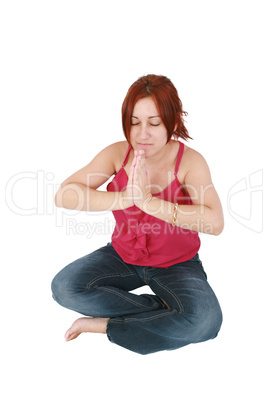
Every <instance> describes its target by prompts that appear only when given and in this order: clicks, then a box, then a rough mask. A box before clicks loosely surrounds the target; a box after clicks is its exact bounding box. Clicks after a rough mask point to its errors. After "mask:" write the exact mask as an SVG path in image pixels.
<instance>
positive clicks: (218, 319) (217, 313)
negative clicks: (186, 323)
mask: <svg viewBox="0 0 268 402" xmlns="http://www.w3.org/2000/svg"><path fill="white" fill-rule="evenodd" d="M222 320H223V318H222V311H221V308H220V306H219V305H216V306H213V308H211V309H209V310H207V311H205V312H203V313H202V314H199V315H198V316H195V317H194V318H192V319H191V324H192V332H191V336H192V343H198V342H204V341H207V340H209V339H214V338H216V336H217V335H218V333H219V331H220V328H221V325H222Z"/></svg>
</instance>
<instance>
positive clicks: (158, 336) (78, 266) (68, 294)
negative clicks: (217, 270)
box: [52, 243, 222, 354]
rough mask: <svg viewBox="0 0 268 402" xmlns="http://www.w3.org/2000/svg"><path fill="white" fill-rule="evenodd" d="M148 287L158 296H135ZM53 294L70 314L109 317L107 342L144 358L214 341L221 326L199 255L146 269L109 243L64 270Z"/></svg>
mask: <svg viewBox="0 0 268 402" xmlns="http://www.w3.org/2000/svg"><path fill="white" fill-rule="evenodd" d="M144 285H148V286H149V287H150V288H151V289H152V291H153V292H154V294H141V295H137V294H134V293H131V291H132V290H134V289H137V288H139V287H141V286H144ZM52 293H53V297H54V299H55V300H56V301H57V302H58V303H59V304H60V305H62V306H64V307H66V308H68V309H71V310H74V311H77V312H78V313H81V314H83V315H85V316H91V317H107V318H110V319H109V321H108V325H107V336H108V339H109V340H110V341H111V342H113V343H116V344H117V345H120V346H122V347H124V348H126V349H129V350H131V351H133V352H136V353H140V354H149V353H154V352H158V351H162V350H173V349H178V348H181V347H183V346H185V345H188V344H191V343H197V342H203V341H207V340H209V339H213V338H215V337H216V336H217V334H218V332H219V330H220V327H221V323H222V312H221V308H220V305H219V302H218V300H217V298H216V296H215V294H214V292H213V290H212V289H211V287H210V285H209V284H208V282H207V276H206V274H205V272H204V269H203V266H202V263H201V261H200V259H199V256H198V254H196V256H195V257H194V258H192V259H191V260H189V261H185V262H182V263H179V264H175V265H172V266H170V267H169V268H166V269H165V268H154V267H145V266H139V265H131V264H127V263H125V262H124V261H123V260H122V259H121V257H120V256H119V255H118V254H117V252H116V251H115V250H114V248H113V247H112V245H111V244H110V243H109V244H107V245H106V246H104V247H102V248H100V249H98V250H96V251H94V252H92V253H91V254H88V255H86V256H84V257H82V258H79V259H78V260H76V261H74V262H72V263H71V264H69V265H67V266H66V267H65V268H64V269H63V270H61V271H60V272H59V273H58V274H57V275H56V276H55V278H54V279H53V281H52ZM164 302H165V303H164Z"/></svg>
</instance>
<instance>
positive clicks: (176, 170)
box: [174, 141, 184, 176]
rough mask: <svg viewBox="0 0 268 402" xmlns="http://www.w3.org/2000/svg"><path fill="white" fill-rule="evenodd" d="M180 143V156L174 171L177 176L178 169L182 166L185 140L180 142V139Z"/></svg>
mask: <svg viewBox="0 0 268 402" xmlns="http://www.w3.org/2000/svg"><path fill="white" fill-rule="evenodd" d="M179 143H180V148H179V152H178V157H177V162H176V166H175V171H174V174H175V176H177V173H178V170H179V166H180V161H181V158H182V155H183V151H184V143H183V142H180V141H179Z"/></svg>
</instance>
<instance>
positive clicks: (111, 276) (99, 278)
mask: <svg viewBox="0 0 268 402" xmlns="http://www.w3.org/2000/svg"><path fill="white" fill-rule="evenodd" d="M116 276H117V277H118V276H121V277H126V276H136V274H134V273H133V274H132V273H130V274H113V275H111V274H108V275H101V276H98V277H97V278H94V279H93V280H92V281H91V282H88V284H87V286H86V289H89V288H90V287H91V286H92V285H93V284H94V283H95V282H98V281H99V280H101V279H105V278H106V279H107V278H115V277H116Z"/></svg>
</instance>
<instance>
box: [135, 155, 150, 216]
mask: <svg viewBox="0 0 268 402" xmlns="http://www.w3.org/2000/svg"><path fill="white" fill-rule="evenodd" d="M132 185H133V201H134V204H135V205H136V206H137V207H138V208H140V209H141V210H143V209H144V207H145V206H146V204H147V203H148V202H149V201H150V200H151V198H152V193H151V184H150V177H149V172H148V168H147V166H146V163H145V155H144V151H142V150H140V151H134V158H133V162H132Z"/></svg>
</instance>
